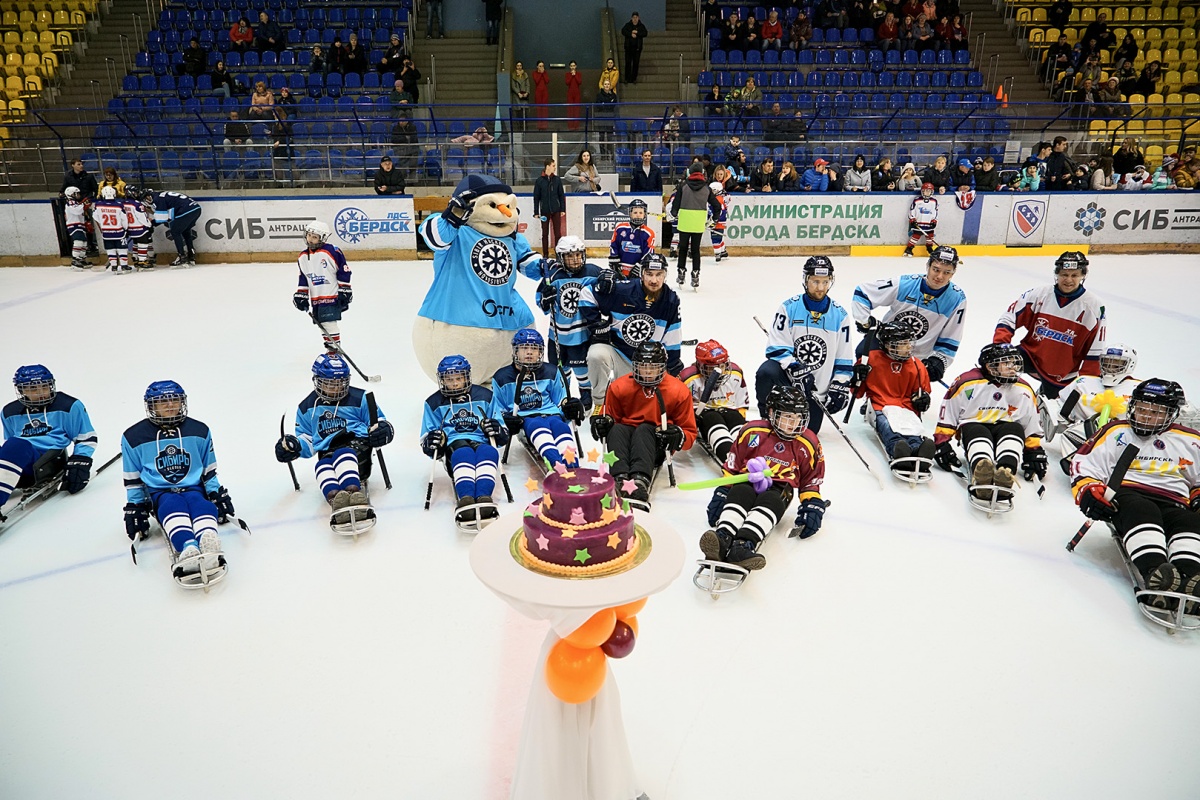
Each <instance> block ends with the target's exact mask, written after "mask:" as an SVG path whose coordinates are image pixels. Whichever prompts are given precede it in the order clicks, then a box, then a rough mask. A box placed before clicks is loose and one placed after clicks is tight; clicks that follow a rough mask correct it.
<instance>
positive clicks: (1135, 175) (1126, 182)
mask: <svg viewBox="0 0 1200 800" xmlns="http://www.w3.org/2000/svg"><path fill="white" fill-rule="evenodd" d="M1149 182H1150V173H1149V172H1147V171H1146V167H1145V165H1144V164H1137V165H1135V166H1134V168H1133V171H1132V172H1130V173H1129V174H1128V175H1122V176H1121V183H1120V186H1121V190H1122V191H1125V192H1140V191H1141V190H1142V189H1144V188H1145V187H1146V184H1147V183H1149Z"/></svg>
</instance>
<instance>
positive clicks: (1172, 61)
mask: <svg viewBox="0 0 1200 800" xmlns="http://www.w3.org/2000/svg"><path fill="white" fill-rule="evenodd" d="M1162 60H1163V64H1164V65H1166V66H1167V67H1173V66H1175V65H1176V64H1178V63H1179V48H1178V47H1164V48H1163V52H1162Z"/></svg>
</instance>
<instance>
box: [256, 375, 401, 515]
mask: <svg viewBox="0 0 1200 800" xmlns="http://www.w3.org/2000/svg"><path fill="white" fill-rule="evenodd" d="M312 382H313V391H311V392H309V394H308V396H307V397H305V398H304V399H303V400H301V401H300V406H299V407H298V408H297V409H296V423H295V430H296V432H295V434H290V433H289V434H285V435H284V436H282V437H281V438H280V439H279V441H278V442H276V443H275V458H276V459H277V460H278V461H280V462H281V463H285V464H286V463H288V462H290V461H295V460H296V459H297V458H313V457H314V456H315V457H316V459H317V463H316V467H315V472H316V477H317V483H318V484H319V485H320V487H321V494H322V495H324V497H325V500H326V501H327V502H328V503H329V506H330V509H331V510H332V516H331V517H330V524H331V525H335V526H336V525H345V524H348V523H353V522H354V521H355V520H354V519H353V517H354V516H357V514H356V513H353V512H351V511H350V510H349V509H350V508H351V507H353V508H362V509H364V511H363V514H364V516H365V518H366V519H374V518H375V512H374V511H371V510H370V506H371V503H370V500H369V499H368V498H367V494H366V492H364V491H363V480H364V479H365V478H367V477H370V474H371V450H372V449H374V448H376V447H384V446H386V445H387V444H389V443H391V441H392V439H393V437H394V436H395V434H396V432H395V429H394V428H393V427H392V423H390V422H388V421H387V419H385V418H384V416H383V411H382V410H381V409H379V408H376V423H375V424H374V425H372V424H371V412H370V408H369V406H368V403H367V393H366V392H364V391H363V390H362V389H359V388H357V387H353V386H351V385H350V366H349V365H348V364H347V363H346V362H345V361H343V360H342V359H341V358H340V357H338V356H336V355H329V354H325V355H321V356H318V357H317V360H316V361H314V362H313V365H312Z"/></svg>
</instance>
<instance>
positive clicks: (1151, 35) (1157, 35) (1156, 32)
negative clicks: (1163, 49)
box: [1146, 28, 1162, 47]
mask: <svg viewBox="0 0 1200 800" xmlns="http://www.w3.org/2000/svg"><path fill="white" fill-rule="evenodd" d="M1161 41H1162V28H1146V43H1147V44H1152V45H1153V46H1155V47H1157V46H1158V43H1159V42H1161Z"/></svg>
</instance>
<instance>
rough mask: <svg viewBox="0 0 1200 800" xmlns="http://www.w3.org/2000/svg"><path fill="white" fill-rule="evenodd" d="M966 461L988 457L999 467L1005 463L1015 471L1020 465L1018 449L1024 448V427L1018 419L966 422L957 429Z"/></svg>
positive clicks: (1022, 449) (976, 460) (973, 465)
mask: <svg viewBox="0 0 1200 800" xmlns="http://www.w3.org/2000/svg"><path fill="white" fill-rule="evenodd" d="M958 435H959V438H960V439H961V440H962V446H963V452H965V453H966V454H967V463H968V464H970V465H971V468H972V469H974V468H975V463H976V462H978V461H982V460H984V459H987V460H988V461H991V462H992V463H994V464H995V465H996V466H998V467H1008V468H1009V469H1010V470H1012V471H1013V472H1016V471H1017V470H1018V469H1019V468H1020V466H1021V453H1022V452H1023V451H1024V449H1025V429H1024V428H1022V427H1021V425H1020V423H1017V422H994V423H991V424H984V423H982V422H968V423H967V424H965V425H963V426H962V427H961V428H959V429H958Z"/></svg>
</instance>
